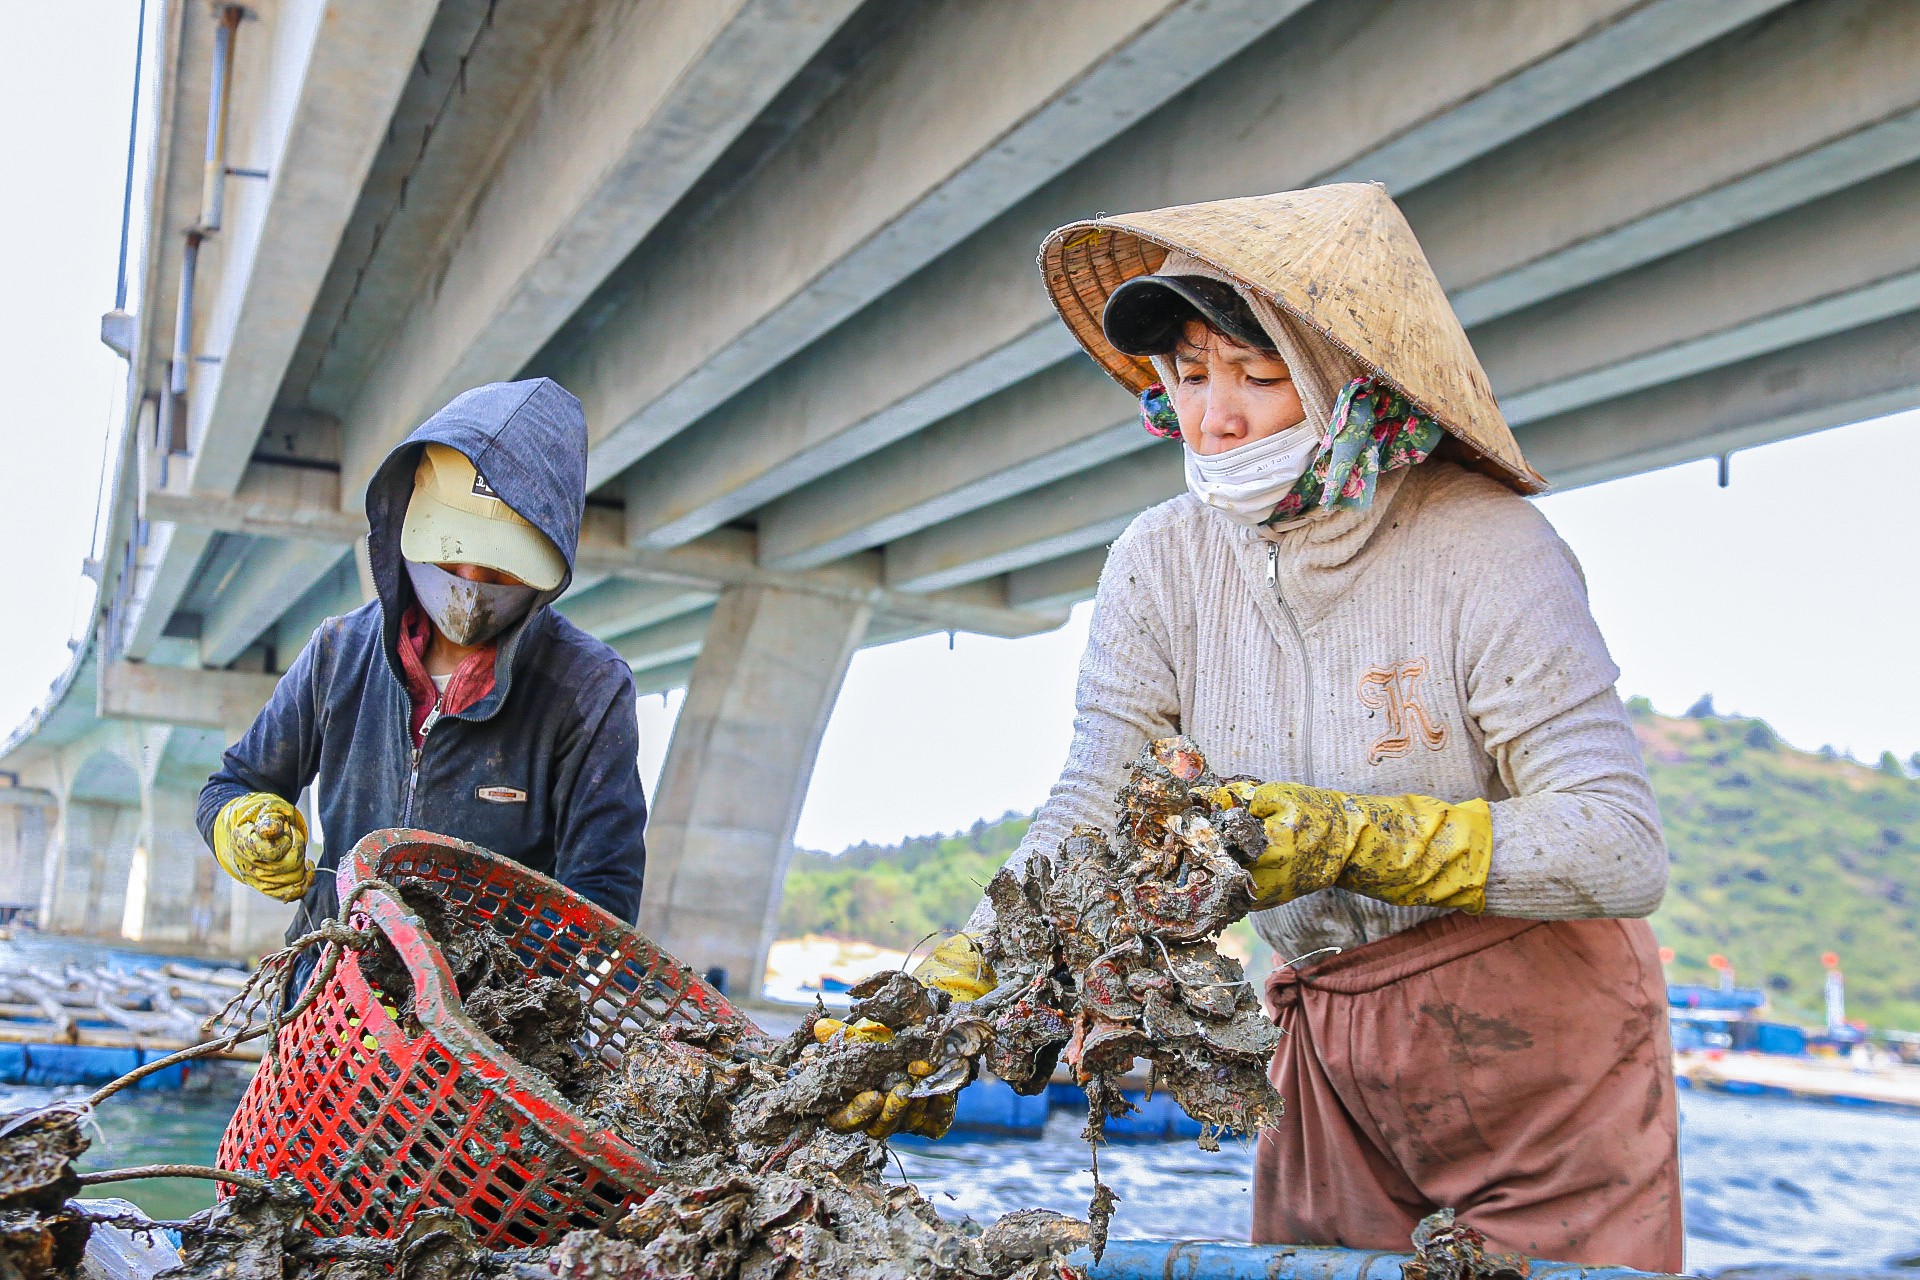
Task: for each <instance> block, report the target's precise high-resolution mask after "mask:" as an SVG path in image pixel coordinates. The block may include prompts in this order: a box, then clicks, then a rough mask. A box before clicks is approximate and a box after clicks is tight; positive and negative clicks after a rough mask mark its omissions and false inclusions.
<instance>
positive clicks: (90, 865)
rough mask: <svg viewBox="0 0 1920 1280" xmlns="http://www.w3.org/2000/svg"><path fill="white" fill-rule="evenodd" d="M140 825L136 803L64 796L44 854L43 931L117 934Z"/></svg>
mask: <svg viewBox="0 0 1920 1280" xmlns="http://www.w3.org/2000/svg"><path fill="white" fill-rule="evenodd" d="M140 825H141V824H140V806H139V804H138V803H133V804H126V803H119V802H116V801H113V800H107V799H98V798H85V797H80V796H72V795H70V796H68V798H67V802H66V804H64V805H62V806H61V808H60V821H59V823H58V825H57V826H56V827H55V830H54V838H53V842H52V847H51V848H50V849H49V850H48V859H47V862H48V867H47V870H48V875H47V879H46V883H45V885H44V886H43V889H42V894H41V908H40V920H41V928H43V929H45V930H46V931H47V932H49V933H72V934H81V935H84V936H87V937H95V938H113V937H119V936H120V931H121V926H122V925H123V924H124V922H125V920H126V904H127V881H128V877H129V876H130V874H131V873H132V871H133V855H134V849H135V848H136V847H137V845H138V842H139V837H140Z"/></svg>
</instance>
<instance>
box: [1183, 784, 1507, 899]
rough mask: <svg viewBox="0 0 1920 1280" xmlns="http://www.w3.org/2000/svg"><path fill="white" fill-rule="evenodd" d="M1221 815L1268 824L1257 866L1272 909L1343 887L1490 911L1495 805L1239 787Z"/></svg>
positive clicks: (1257, 879) (1220, 795) (1226, 798)
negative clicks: (1237, 814)
mask: <svg viewBox="0 0 1920 1280" xmlns="http://www.w3.org/2000/svg"><path fill="white" fill-rule="evenodd" d="M1212 799H1213V802H1214V803H1215V804H1216V805H1219V806H1221V807H1223V808H1224V807H1228V806H1233V807H1238V808H1244V809H1246V810H1247V811H1248V812H1249V813H1251V814H1252V815H1253V816H1254V817H1256V818H1258V819H1260V820H1261V825H1262V826H1263V827H1264V828H1265V829H1266V836H1267V847H1266V851H1265V852H1263V853H1262V854H1261V855H1260V856H1259V857H1258V858H1257V859H1255V860H1254V863H1253V865H1252V866H1251V867H1249V868H1248V869H1247V871H1248V874H1249V875H1251V876H1252V877H1253V889H1254V899H1255V901H1256V902H1257V903H1258V904H1259V905H1260V906H1262V907H1272V906H1278V905H1279V904H1280V903H1283V902H1291V901H1293V900H1294V899H1295V898H1299V897H1303V896H1305V895H1306V894H1309V893H1313V892H1315V891H1317V890H1320V889H1326V888H1330V887H1338V888H1342V889H1346V890H1349V891H1350V892H1353V893H1358V894H1362V895H1364V896H1366V897H1369V898H1377V899H1379V900H1380V901H1382V902H1390V903H1392V904H1394V905H1395V906H1400V907H1412V906H1421V907H1452V908H1455V909H1457V910H1461V911H1465V912H1468V913H1469V914H1478V913H1479V912H1480V910H1481V909H1482V908H1484V907H1485V906H1486V888H1487V868H1488V865H1489V863H1490V862H1491V861H1492V857H1493V816H1492V814H1491V812H1490V811H1489V810H1488V808H1487V802H1486V801H1485V800H1468V801H1466V802H1464V803H1462V804H1448V803H1446V802H1445V801H1442V800H1435V799H1434V798H1433V797H1431V796H1366V795H1349V794H1347V793H1346V792H1343V791H1329V790H1326V789H1324V788H1321V787H1308V786H1302V785H1301V784H1299V783H1296V782H1230V783H1228V784H1227V785H1226V786H1223V787H1220V788H1219V789H1218V790H1216V791H1215V792H1214V793H1213V797H1212Z"/></svg>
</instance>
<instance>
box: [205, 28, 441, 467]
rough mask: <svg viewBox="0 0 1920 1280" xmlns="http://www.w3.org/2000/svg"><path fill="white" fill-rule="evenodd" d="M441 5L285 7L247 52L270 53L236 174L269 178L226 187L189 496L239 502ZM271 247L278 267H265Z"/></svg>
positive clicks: (239, 112) (244, 88)
mask: <svg viewBox="0 0 1920 1280" xmlns="http://www.w3.org/2000/svg"><path fill="white" fill-rule="evenodd" d="M438 7H439V5H438V0H330V2H328V3H321V0H289V2H288V3H283V4H280V5H278V6H276V7H275V8H274V9H272V10H270V11H269V12H270V14H271V15H272V16H271V20H270V21H269V22H268V23H265V24H262V25H263V26H264V30H256V29H255V26H254V25H253V24H248V25H247V26H245V27H243V28H242V29H241V32H240V35H239V37H238V39H239V40H240V42H241V47H242V48H243V49H244V48H246V46H248V45H251V44H253V43H254V42H255V41H263V42H264V43H265V44H266V46H267V48H266V52H265V56H264V57H261V58H258V59H254V60H252V61H254V64H255V66H257V67H258V71H257V73H256V75H255V76H241V75H237V76H236V83H235V85H234V86H233V90H234V92H235V93H236V95H238V94H240V93H242V92H244V93H245V94H246V96H247V97H248V98H249V99H250V100H251V102H252V104H253V109H252V110H244V109H241V104H240V103H237V102H236V103H235V104H234V108H233V117H234V119H235V120H236V121H241V122H244V124H245V126H246V134H247V135H249V136H236V137H235V139H234V149H233V152H232V154H231V157H230V163H232V164H233V165H235V166H236V167H243V168H252V169H255V170H263V171H265V172H266V174H267V176H266V178H265V179H257V178H255V179H242V178H234V179H227V180H226V181H227V183H228V190H227V197H226V212H225V216H224V218H223V219H222V226H221V228H220V231H219V233H218V234H217V235H216V236H214V237H212V238H210V239H209V241H208V245H209V248H210V249H212V250H213V252H212V253H210V254H209V255H208V258H209V259H212V261H210V262H208V265H209V266H216V264H217V266H216V271H215V272H211V273H209V274H210V275H211V276H212V279H213V280H214V282H215V287H214V288H213V289H211V290H208V291H207V292H205V293H203V294H202V295H201V298H202V300H203V301H202V306H204V308H205V309H204V311H203V312H202V320H201V326H200V327H201V338H200V341H201V346H200V348H199V350H203V351H206V352H208V353H210V354H212V355H216V356H218V357H219V361H218V363H215V364H203V365H200V366H199V367H198V370H197V376H196V377H195V378H194V383H193V387H192V395H191V396H190V398H189V401H188V413H189V435H188V440H189V447H190V449H191V450H192V456H191V461H190V464H189V471H190V474H191V480H190V483H191V486H192V487H193V488H197V489H207V490H212V491H215V492H224V493H231V492H232V491H233V490H234V488H235V487H237V486H238V485H239V483H240V479H241V476H242V474H243V473H244V472H245V470H246V466H247V459H248V458H249V457H250V456H251V455H252V453H253V447H254V444H255V442H256V441H257V440H258V439H259V438H260V431H261V428H262V427H264V426H265V425H266V421H267V414H268V412H269V411H270V410H271V409H272V408H273V401H274V396H275V395H276V393H278V392H279V390H280V383H281V380H282V378H284V377H285V375H286V372H287V364H288V362H289V361H290V360H291V359H292V358H293V352H294V347H295V346H296V344H298V342H299V340H300V334H301V330H302V328H303V327H304V325H305V322H306V318H307V315H308V313H309V312H310V311H311V310H312V309H313V304H314V300H315V298H317V297H318V296H319V293H320V286H321V283H322V282H323V281H324V280H325V279H326V275H327V269H328V268H329V267H330V266H332V264H333V258H334V250H335V248H336V247H337V246H338V245H339V243H340V236H341V233H342V232H343V231H345V230H346V226H347V221H348V219H349V218H350V217H352V215H353V211H354V207H355V205H356V203H357V202H358V200H359V196H360V189H361V185H362V184H363V183H364V182H365V181H366V177H367V170H368V169H369V168H370V167H371V166H372V164H373V158H374V155H375V154H376V153H377V152H378V151H379V149H380V144H381V141H382V140H383V139H384V138H385V137H386V132H387V122H388V121H389V120H390V119H392V117H393V109H394V104H395V103H396V102H397V101H398V100H399V98H400V92H401V90H402V89H403V88H405V87H406V83H407V76H408V74H409V73H410V72H411V71H412V70H413V65H414V58H415V56H416V55H417V54H418V52H419V50H420V42H421V40H422V39H423V38H424V37H425V35H426V32H427V27H428V24H429V23H430V22H431V21H432V20H433V15H434V11H435V10H436V9H437V8H438ZM263 247H264V248H265V249H266V251H267V252H268V254H269V255H270V256H269V258H268V259H267V260H265V261H262V260H261V256H260V255H261V252H262V249H263Z"/></svg>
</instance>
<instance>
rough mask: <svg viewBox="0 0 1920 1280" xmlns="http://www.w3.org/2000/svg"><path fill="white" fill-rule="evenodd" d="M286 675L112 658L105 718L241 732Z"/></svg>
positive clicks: (104, 677)
mask: <svg viewBox="0 0 1920 1280" xmlns="http://www.w3.org/2000/svg"><path fill="white" fill-rule="evenodd" d="M279 681H280V677H278V676H274V675H261V674H255V673H253V672H246V671H214V670H206V669H196V668H190V667H163V666H159V665H157V664H155V663H150V662H108V663H103V664H102V665H101V668H100V677H99V714H100V718H101V719H102V720H133V721H141V722H145V723H149V724H165V725H179V726H186V727H193V728H202V729H217V730H220V731H221V732H225V733H232V734H234V735H235V736H237V735H238V733H239V731H240V730H243V729H245V728H246V727H247V726H248V725H250V724H252V723H253V718H254V717H255V716H257V715H259V714H260V708H262V707H264V706H266V705H267V699H268V698H270V697H272V696H273V687H274V685H276V684H278V683H279Z"/></svg>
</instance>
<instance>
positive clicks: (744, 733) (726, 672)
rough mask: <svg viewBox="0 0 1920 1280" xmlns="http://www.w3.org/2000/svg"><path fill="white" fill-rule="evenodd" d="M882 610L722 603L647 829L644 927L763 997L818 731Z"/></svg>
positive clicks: (767, 599) (743, 591)
mask: <svg viewBox="0 0 1920 1280" xmlns="http://www.w3.org/2000/svg"><path fill="white" fill-rule="evenodd" d="M871 615H872V610H871V608H870V607H869V606H867V605H864V604H856V603H851V602H848V601H842V600H829V599H825V598H823V597H820V596H811V595H805V594H801V593H799V592H790V591H773V590H767V589H765V588H760V587H737V588H732V589H729V590H728V591H726V592H724V593H722V595H721V597H720V601H719V603H718V604H717V605H716V606H715V607H714V611H713V620H712V622H711V623H710V624H709V626H708V628H707V637H706V645H705V647H704V648H702V649H701V651H700V656H699V658H698V659H696V661H695V663H694V668H693V675H692V680H691V682H690V683H689V684H688V686H687V697H686V702H685V703H684V704H683V705H682V706H681V708H680V718H679V720H678V722H677V723H676V724H675V726H674V731H673V741H672V743H671V745H670V746H669V747H668V749H667V759H666V763H665V765H664V766H663V767H662V770H661V774H660V786H659V791H658V794H657V795H656V796H655V798H654V810H653V816H652V818H651V819H650V820H649V822H648V824H647V883H646V893H645V897H644V899H643V900H642V902H641V906H640V929H641V931H642V932H643V933H645V934H646V935H647V936H648V937H650V938H653V939H654V940H655V941H657V942H658V943H659V944H660V945H661V946H662V947H663V948H664V949H665V950H667V951H668V952H670V953H671V954H673V955H674V956H676V957H678V958H679V959H680V960H681V961H683V962H684V963H686V964H689V965H691V966H693V967H694V969H695V970H707V969H711V968H719V969H722V970H724V971H725V972H726V975H727V978H728V980H729V981H728V985H729V988H730V990H732V991H733V992H734V993H735V994H736V995H739V996H745V997H751V996H754V995H758V994H759V991H760V985H761V981H762V978H763V976H764V975H765V973H766V966H767V948H768V946H769V945H770V944H771V942H772V932H773V920H774V913H775V910H776V907H777V905H778V903H779V899H780V889H781V886H782V884H783V883H784V882H785V880H786V871H787V864H788V862H789V861H790V860H791V859H792V857H793V830H794V826H795V824H796V823H797V822H798V821H799V819H800V805H801V803H802V801H803V800H804V799H805V798H806V793H807V783H808V781H809V779H810V778H811V777H812V775H813V764H814V758H815V756H816V755H817V754H818V752H819V748H820V735H821V734H822V733H823V732H824V731H825V730H826V726H827V717H828V715H829V714H830V713H831V712H832V710H833V704H834V701H835V699H836V698H837V697H838V696H839V693H840V684H841V681H842V680H843V679H844V678H845V676H846V672H847V663H848V661H849V660H850V659H851V658H852V656H853V651H854V648H855V646H856V645H857V644H859V642H860V638H861V637H862V636H863V635H864V634H865V633H866V630H867V623H868V620H869V618H870V617H871Z"/></svg>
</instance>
